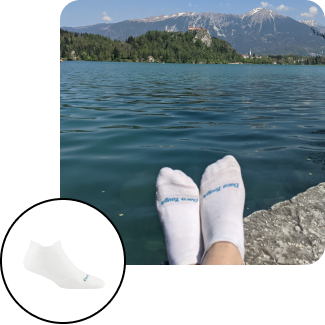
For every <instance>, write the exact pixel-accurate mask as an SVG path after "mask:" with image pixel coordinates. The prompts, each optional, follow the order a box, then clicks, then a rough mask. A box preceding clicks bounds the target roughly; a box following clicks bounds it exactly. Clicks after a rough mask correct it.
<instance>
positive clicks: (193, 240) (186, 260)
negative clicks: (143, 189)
mask: <svg viewBox="0 0 325 325" xmlns="http://www.w3.org/2000/svg"><path fill="white" fill-rule="evenodd" d="M156 189H157V192H156V206H157V210H158V214H159V219H160V222H161V225H162V228H163V230H164V234H165V241H166V249H167V256H168V261H169V264H170V265H180V264H186V265H188V264H197V263H199V262H200V260H201V257H202V251H203V243H202V235H201V226H200V211H199V190H198V188H197V186H196V184H195V183H194V182H193V180H192V179H191V178H190V177H188V176H187V175H185V174H184V173H183V172H181V171H180V170H172V169H171V168H168V167H165V168H162V169H161V170H160V172H159V175H158V178H157V184H156Z"/></svg>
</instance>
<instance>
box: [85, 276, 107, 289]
mask: <svg viewBox="0 0 325 325" xmlns="http://www.w3.org/2000/svg"><path fill="white" fill-rule="evenodd" d="M104 286H105V282H104V281H103V280H102V279H99V278H97V277H95V276H89V282H88V287H89V289H100V288H103V287H104Z"/></svg>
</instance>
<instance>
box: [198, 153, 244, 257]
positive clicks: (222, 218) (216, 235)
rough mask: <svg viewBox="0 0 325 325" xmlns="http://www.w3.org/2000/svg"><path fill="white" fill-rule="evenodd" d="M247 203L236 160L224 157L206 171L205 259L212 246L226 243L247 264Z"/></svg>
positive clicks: (203, 182)
mask: <svg viewBox="0 0 325 325" xmlns="http://www.w3.org/2000/svg"><path fill="white" fill-rule="evenodd" d="M244 203H245V188H244V183H243V180H242V176H241V170H240V166H239V164H238V162H237V160H236V159H235V158H234V157H233V156H225V157H224V158H223V159H220V160H218V161H217V162H215V163H214V164H212V165H210V166H208V167H207V168H206V170H205V172H204V174H203V176H202V179H201V187H200V208H201V221H202V234H203V241H204V247H205V250H204V256H205V254H206V252H207V251H208V250H209V248H210V247H211V245H212V244H214V243H216V242H220V241H226V242H230V243H233V244H234V245H235V246H236V247H237V248H238V249H239V252H240V254H241V257H242V259H243V261H244V251H245V247H244V226H243V211H244ZM204 256H203V257H204Z"/></svg>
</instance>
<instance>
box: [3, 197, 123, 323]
mask: <svg viewBox="0 0 325 325" xmlns="http://www.w3.org/2000/svg"><path fill="white" fill-rule="evenodd" d="M124 273H125V251H124V244H123V242H122V240H121V237H120V234H119V233H118V231H117V229H116V228H115V226H114V224H112V222H111V221H110V219H108V218H107V217H106V216H105V215H104V214H103V213H102V212H101V211H100V210H98V209H97V208H94V207H92V206H91V205H88V204H86V203H85V202H81V201H76V200H69V199H52V200H48V201H44V202H40V203H38V204H35V205H34V206H32V207H30V208H29V209H27V210H26V211H25V212H23V213H22V214H21V215H20V216H19V217H18V218H17V219H16V220H15V221H14V223H13V224H12V225H11V227H10V228H9V230H8V231H7V233H6V236H5V238H4V241H3V243H2V247H1V274H2V278H3V281H4V283H5V286H6V288H7V290H8V292H9V294H10V295H11V297H12V298H13V299H14V300H15V302H16V303H17V304H18V305H19V306H20V307H21V308H22V309H24V310H25V311H26V312H27V313H29V314H30V315H32V316H34V317H36V318H39V319H41V320H45V321H48V322H52V323H57V322H60V323H71V322H78V321H82V320H85V319H88V318H90V317H92V316H94V315H96V314H97V313H99V312H100V311H101V310H103V309H104V308H105V307H106V306H107V305H108V304H109V303H110V302H111V301H112V300H113V299H114V297H115V296H116V294H117V293H118V291H119V289H120V287H121V284H122V282H123V279H124Z"/></svg>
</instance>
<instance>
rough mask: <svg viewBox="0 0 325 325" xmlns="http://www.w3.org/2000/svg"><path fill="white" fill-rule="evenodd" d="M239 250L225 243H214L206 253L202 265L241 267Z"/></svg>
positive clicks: (241, 261)
mask: <svg viewBox="0 0 325 325" xmlns="http://www.w3.org/2000/svg"><path fill="white" fill-rule="evenodd" d="M243 264H244V263H243V260H242V257H241V254H240V252H239V249H238V248H237V247H236V246H235V245H234V244H232V243H230V242H226V241H220V242H216V243H214V244H212V245H211V247H210V248H209V250H208V251H207V253H206V255H205V257H204V259H203V261H202V265H243Z"/></svg>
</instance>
